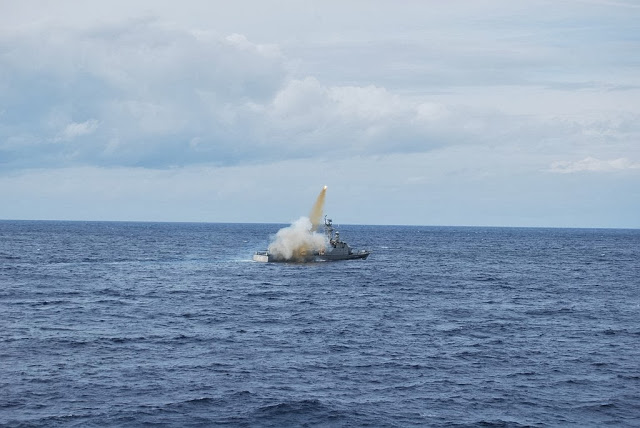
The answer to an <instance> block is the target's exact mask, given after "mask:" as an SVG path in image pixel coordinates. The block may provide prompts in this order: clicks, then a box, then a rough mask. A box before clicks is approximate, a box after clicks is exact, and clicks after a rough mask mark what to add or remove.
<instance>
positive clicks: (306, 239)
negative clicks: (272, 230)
mask: <svg viewBox="0 0 640 428" xmlns="http://www.w3.org/2000/svg"><path fill="white" fill-rule="evenodd" d="M312 227H313V225H312V224H311V220H309V218H308V217H300V218H299V219H298V220H296V221H295V222H294V223H293V224H292V225H291V226H288V227H284V228H282V229H280V230H279V231H278V233H276V235H275V236H274V237H273V240H272V242H271V244H269V253H270V254H271V255H272V256H273V257H274V258H275V259H276V260H282V261H295V262H303V261H308V260H311V259H312V258H313V252H314V251H320V250H323V249H324V248H325V247H326V246H327V244H328V240H327V237H326V236H324V235H323V234H321V233H317V232H313V231H312Z"/></svg>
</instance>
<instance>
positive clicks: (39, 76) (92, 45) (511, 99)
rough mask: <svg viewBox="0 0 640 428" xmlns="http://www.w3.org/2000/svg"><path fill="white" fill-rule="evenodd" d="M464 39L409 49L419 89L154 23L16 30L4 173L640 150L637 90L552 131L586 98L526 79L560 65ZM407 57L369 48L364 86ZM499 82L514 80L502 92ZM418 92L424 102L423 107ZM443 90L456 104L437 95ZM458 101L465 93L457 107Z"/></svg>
mask: <svg viewBox="0 0 640 428" xmlns="http://www.w3.org/2000/svg"><path fill="white" fill-rule="evenodd" d="M477 30H478V29H477V28H476V31H477ZM472 34H476V33H472ZM483 34H484V37H486V36H487V34H486V33H483ZM450 39H451V35H450V34H448V33H443V34H441V35H440V36H439V38H437V39H436V40H431V39H427V40H430V43H431V45H428V46H427V45H425V44H424V43H423V42H416V41H415V40H416V39H414V42H413V43H409V45H410V46H412V47H411V48H410V49H409V51H404V52H403V53H402V55H404V57H403V59H404V61H405V62H406V61H408V62H406V63H402V64H404V65H402V64H396V65H397V66H398V67H400V68H402V69H405V68H406V69H408V70H418V74H419V75H417V79H418V80H415V81H412V82H411V83H410V84H409V86H407V87H402V86H400V87H398V86H394V85H393V84H390V85H385V83H389V82H394V81H396V82H397V80H394V79H393V78H391V79H390V80H389V79H384V78H382V79H380V80H379V81H373V82H371V81H368V80H367V79H360V80H358V79H356V80H353V81H350V82H345V81H342V80H340V79H330V78H328V77H327V78H325V79H323V78H321V77H319V76H330V75H331V73H327V72H326V71H327V69H331V68H332V67H333V65H334V64H333V63H332V59H333V57H332V56H331V55H329V56H326V54H327V53H326V51H322V52H315V51H313V50H310V51H308V52H304V54H303V58H306V59H307V60H308V59H309V58H310V55H311V56H313V57H314V58H315V59H316V60H317V61H321V60H323V61H324V64H323V65H322V66H321V67H318V69H315V70H314V69H311V68H310V67H308V64H314V62H313V61H311V62H309V61H307V66H306V67H304V66H303V67H299V62H300V61H301V60H300V58H297V57H296V58H288V57H287V55H286V54H285V50H286V49H284V48H283V47H282V46H280V45H277V44H273V43H261V42H260V41H259V40H258V41H256V40H251V39H250V38H248V37H247V36H246V35H244V34H241V33H239V32H230V33H228V34H223V35H221V34H219V33H217V32H216V31H214V30H211V29H204V30H202V29H196V28H193V27H189V26H184V25H183V26H178V25H169V24H165V23H163V22H160V21H159V20H155V19H147V18H145V19H134V20H128V21H120V22H117V23H114V24H100V25H96V24H92V25H91V26H89V27H88V28H85V27H80V28H71V27H69V28H67V27H64V26H53V25H41V26H37V25H36V26H34V27H30V28H29V29H28V30H6V31H4V32H2V33H0V51H1V52H2V55H0V70H2V71H1V72H0V169H16V168H38V167H69V166H79V165H95V166H100V167H103V166H109V167H147V168H168V167H174V166H186V165H190V164H201V163H202V164H206V163H210V164H213V165H221V166H225V165H239V164H257V163H269V162H275V161H279V160H285V159H301V158H306V159H308V158H325V157H336V156H340V157H353V156H372V155H388V154H395V153H426V152H429V151H432V150H436V149H439V148H442V147H448V146H456V145H460V146H474V145H480V144H489V145H491V146H493V147H495V146H505V145H506V146H513V147H515V148H518V149H526V148H528V147H534V146H536V145H540V144H548V145H550V144H549V142H554V143H555V142H559V141H563V142H564V143H563V144H554V145H553V147H552V153H551V154H552V155H555V158H556V159H561V157H559V156H565V157H566V156H568V155H570V154H571V151H572V150H573V149H574V146H577V145H579V144H581V145H583V146H585V147H586V148H587V149H589V152H590V153H592V154H594V156H595V155H597V156H602V155H601V153H602V152H603V150H602V149H598V148H597V147H596V146H598V145H599V144H601V142H602V141H603V140H606V141H607V142H614V143H616V144H618V145H619V148H618V150H617V152H615V154H614V156H633V153H631V154H628V153H626V152H625V149H626V148H628V146H629V143H628V141H631V140H633V139H635V138H636V137H637V136H638V135H639V134H640V130H639V125H637V124H638V123H640V121H637V120H636V119H637V114H634V113H630V112H629V110H630V108H629V107H628V106H627V105H631V104H630V103H631V101H628V100H632V101H635V98H636V97H635V92H634V91H636V89H633V88H634V87H633V86H631V87H630V89H629V90H628V91H626V92H627V93H625V94H622V93H620V94H612V93H610V94H609V95H608V98H607V99H608V102H609V105H619V106H621V110H624V109H625V108H626V110H627V111H623V112H622V113H619V112H618V113H614V114H612V115H610V117H607V118H603V115H601V114H600V112H599V111H596V116H597V117H596V118H595V119H593V120H588V121H585V120H584V119H582V118H580V119H576V118H575V117H570V116H567V115H564V116H563V115H560V114H555V113H554V114H548V115H547V116H546V117H545V116H544V115H543V114H541V112H544V113H546V112H548V111H549V110H550V109H553V108H556V109H557V110H558V111H560V112H561V113H563V114H564V109H565V107H566V106H575V105H576V104H578V103H577V102H576V101H575V94H571V95H566V96H565V98H562V97H560V96H558V95H557V94H556V93H554V94H553V95H549V94H550V91H555V90H553V89H548V88H545V85H542V86H541V87H536V88H535V89H531V88H529V89H530V91H529V92H521V94H522V96H523V97H526V102H524V101H523V99H519V98H518V96H514V93H515V91H516V89H514V87H513V86H510V85H513V84H514V82H523V81H526V80H527V79H526V78H524V79H523V76H522V74H521V72H522V71H523V70H526V69H527V68H528V67H532V66H535V67H539V66H540V65H541V64H543V63H544V61H545V60H548V58H547V57H546V56H545V52H546V51H545V49H542V51H543V52H542V53H539V55H538V54H536V55H534V59H533V63H532V62H531V61H532V60H531V51H530V50H527V49H524V50H523V51H519V50H518V49H517V47H518V46H520V45H519V44H518V42H517V40H516V41H514V39H508V38H507V39H501V40H500V41H499V43H501V44H502V48H500V49H497V50H495V51H492V49H493V48H491V46H493V44H490V45H487V44H485V41H484V39H482V38H479V39H477V40H475V42H474V43H476V44H477V46H476V45H473V46H471V45H468V44H467V43H466V41H465V40H462V39H460V38H454V39H453V40H450ZM399 40H403V39H399ZM447 41H451V42H452V44H448V43H445V42H447ZM283 43H284V44H285V46H290V45H287V44H286V42H283ZM398 43H399V42H398ZM310 46H321V45H310ZM341 46H342V54H343V55H349V56H351V57H352V58H351V59H350V61H351V62H349V64H352V63H353V64H355V63H358V62H359V61H361V59H362V58H363V57H362V53H361V51H360V50H358V49H355V48H354V49H348V47H349V46H350V45H349V44H348V43H347V44H345V45H341ZM345 46H346V47H347V48H346V49H345ZM354 46H355V47H358V46H360V44H357V43H356V45H354ZM527 46H529V45H526V44H525V48H526V47H527ZM445 47H446V48H445ZM396 48H397V49H401V47H400V46H398V45H397V44H396V42H393V43H391V44H387V45H381V46H378V45H375V46H374V45H372V44H371V43H369V48H368V51H367V53H366V55H365V57H366V58H368V60H367V61H369V60H373V59H375V61H377V62H376V63H369V62H366V61H365V64H364V65H363V64H358V67H357V70H362V69H363V68H366V69H369V68H371V69H373V68H377V66H378V65H380V66H381V67H382V68H380V70H383V74H393V73H392V71H393V69H392V68H384V67H386V65H384V64H381V63H380V55H381V54H382V55H383V56H385V57H387V56H388V58H391V59H393V58H394V55H395V49H396ZM503 48H504V49H506V50H504V49H503ZM511 48H513V50H511ZM381 49H382V51H381ZM469 50H471V51H472V52H471V51H469ZM487 50H490V51H491V52H490V53H491V55H485V54H486V53H487ZM535 50H536V47H535V46H534V51H535ZM293 51H295V49H293ZM511 53H514V55H511ZM373 54H375V55H373ZM369 55H371V56H369ZM416 58H417V59H416ZM438 58H440V59H438ZM470 58H471V61H472V62H471V63H470V62H469V61H470ZM503 60H504V61H506V62H507V63H509V66H508V67H507V66H503V65H504V64H503V62H501V61H503ZM475 61H485V63H484V64H485V65H486V67H480V65H481V64H475ZM321 62H322V61H321ZM472 63H473V64H475V65H478V67H475V65H474V66H473V67H470V65H473V64H472ZM343 65H344V64H343ZM425 65H427V66H428V67H427V68H429V69H433V70H435V69H437V71H436V73H437V74H438V75H440V76H441V77H442V80H437V79H436V80H433V79H432V77H433V74H429V73H426V74H423V73H422V71H420V70H423V71H424V69H423V68H421V67H422V66H425ZM496 67H497V68H499V69H500V70H501V73H503V72H504V73H506V74H509V75H510V76H511V77H508V76H507V77H504V78H502V77H498V78H497V79H496V76H497V75H496V73H494V71H495V68H496ZM471 69H473V70H480V72H470V71H469V70H471ZM482 70H485V71H482ZM301 71H302V73H301ZM364 71H367V70H364ZM485 72H487V73H488V74H490V80H491V79H494V80H496V82H499V83H501V84H502V85H505V86H501V87H496V86H491V87H490V88H489V89H487V87H482V88H481V89H480V90H478V89H477V88H476V89H474V86H473V85H479V84H486V83H487V80H486V79H485V77H486V76H484V77H483V73H485ZM365 74H366V73H365ZM402 76H403V74H402V73H399V74H398V76H396V77H398V78H399V79H400V80H402V79H403V77H402ZM538 80H539V79H538ZM461 81H464V84H461V83H460V82H461ZM580 81H588V82H591V81H596V80H591V79H583V80H580ZM416 82H419V84H420V85H422V86H421V91H414V89H415V87H414V85H415V84H417V83H416ZM439 85H442V87H443V88H446V90H444V92H442V93H434V92H433V88H434V87H436V86H438V87H439ZM492 85H493V84H492ZM461 86H463V87H464V89H459V88H460V87H461ZM453 87H457V88H458V89H456V91H457V92H454V93H450V92H447V91H451V90H452V88H453ZM439 90H440V91H442V90H441V89H439ZM605 90H606V88H605ZM555 92H557V91H555ZM581 92H582V96H583V97H589V96H591V94H590V93H587V94H585V93H584V91H581ZM617 92H625V91H617ZM601 95H602V94H601V93H594V94H593V95H592V98H591V99H590V100H591V102H593V101H592V100H597V101H598V102H600V101H601V100H603V97H602V96H601ZM560 99H562V100H563V103H558V100H560ZM621 99H622V100H623V101H624V103H626V104H624V105H623V104H620V103H619V101H620V100H621ZM549 100H552V103H550V102H549ZM523 103H524V104H526V105H527V106H530V108H529V110H528V111H526V112H525V114H520V113H516V112H519V111H521V110H527V109H526V108H524V107H517V106H522V105H523ZM580 105H583V103H580ZM555 106H557V107H555ZM572 108H574V107H572ZM518 109H520V110H518ZM514 111H515V112H514ZM541 142H542V143H541ZM572 145H573V146H572ZM625 145H626V147H625ZM583 148H584V147H583ZM545 150H546V151H548V150H547V147H545ZM545 163H548V160H547V161H545Z"/></svg>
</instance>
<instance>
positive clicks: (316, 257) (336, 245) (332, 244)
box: [253, 216, 371, 263]
mask: <svg viewBox="0 0 640 428" xmlns="http://www.w3.org/2000/svg"><path fill="white" fill-rule="evenodd" d="M324 232H325V234H326V235H327V239H328V240H329V245H327V247H326V248H323V249H322V250H320V251H314V252H313V254H312V255H311V257H309V260H308V261H312V262H314V261H338V260H353V259H366V258H367V257H369V254H371V252H370V251H367V250H360V251H354V250H353V249H352V248H351V247H350V246H349V244H347V243H346V242H344V241H342V240H340V232H338V231H335V230H334V229H333V221H332V220H331V219H327V216H324ZM253 260H254V261H256V262H263V263H269V262H282V261H285V260H280V259H276V258H275V257H274V256H273V255H272V254H270V253H269V251H257V252H256V253H255V254H254V255H253Z"/></svg>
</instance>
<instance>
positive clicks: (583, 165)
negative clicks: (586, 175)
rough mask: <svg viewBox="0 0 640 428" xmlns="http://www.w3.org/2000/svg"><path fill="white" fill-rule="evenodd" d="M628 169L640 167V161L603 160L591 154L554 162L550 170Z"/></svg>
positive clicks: (566, 171)
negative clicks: (578, 158)
mask: <svg viewBox="0 0 640 428" xmlns="http://www.w3.org/2000/svg"><path fill="white" fill-rule="evenodd" d="M628 169H640V163H637V162H632V161H630V160H629V159H627V158H618V159H611V160H601V159H597V158H594V157H591V156H589V157H586V158H584V159H582V160H579V161H556V162H553V163H552V164H551V167H550V169H549V170H550V171H551V172H556V173H560V174H572V173H576V172H611V171H623V170H628Z"/></svg>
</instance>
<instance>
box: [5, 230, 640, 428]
mask: <svg viewBox="0 0 640 428" xmlns="http://www.w3.org/2000/svg"><path fill="white" fill-rule="evenodd" d="M283 226H284V225H274V224H204V223H127V222H56V221H51V222H49V221H0V425H1V426H7V427H31V426H33V427H67V426H69V427H103V426H117V427H137V426H157V427H163V426H177V427H200V426H202V427H208V426H230V427H283V426H308V427H356V426H370V427H411V426H419V427H423V426H427V427H449V426H459V427H466V426H469V427H474V426H478V427H494V426H495V427H524V426H533V427H547V426H575V427H587V426H593V427H601V426H640V230H616V229H538V228H482V227H418V226H411V227H409V226H355V225H342V226H341V225H338V224H336V226H337V228H338V230H339V231H340V233H341V238H343V239H344V240H345V241H347V242H349V243H350V244H351V245H352V246H353V247H355V248H358V249H369V250H371V251H372V254H371V255H370V256H369V258H368V259H367V260H351V261H341V262H320V263H310V264H287V263H277V264H276V263H269V264H266V263H257V262H253V261H252V260H251V256H252V254H253V252H255V251H256V250H263V249H265V248H266V247H267V245H268V243H269V237H270V236H272V235H274V234H275V233H276V232H277V231H278V229H279V228H281V227H283Z"/></svg>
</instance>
